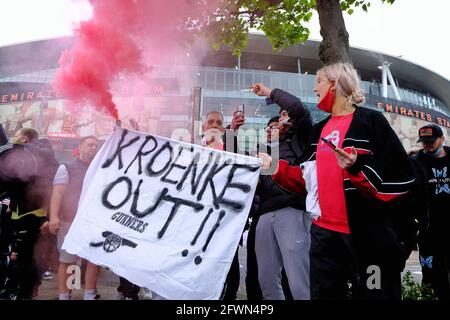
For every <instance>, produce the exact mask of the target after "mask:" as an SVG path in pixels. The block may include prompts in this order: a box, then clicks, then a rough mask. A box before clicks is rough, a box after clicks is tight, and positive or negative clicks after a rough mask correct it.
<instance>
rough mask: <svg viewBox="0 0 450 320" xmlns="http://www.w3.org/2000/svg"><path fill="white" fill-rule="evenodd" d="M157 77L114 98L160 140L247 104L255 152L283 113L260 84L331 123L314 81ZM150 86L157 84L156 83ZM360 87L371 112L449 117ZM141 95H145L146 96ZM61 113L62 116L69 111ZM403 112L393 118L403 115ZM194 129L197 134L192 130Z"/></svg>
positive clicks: (178, 70)
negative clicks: (198, 100) (256, 88)
mask: <svg viewBox="0 0 450 320" xmlns="http://www.w3.org/2000/svg"><path fill="white" fill-rule="evenodd" d="M56 71H57V70H56V69H49V70H42V71H38V72H31V73H27V74H19V75H16V76H13V77H4V78H0V82H15V83H21V82H23V83H42V84H48V83H50V82H51V80H52V79H53V78H54V75H55V73H56ZM152 75H153V77H154V78H155V79H154V80H155V81H154V82H153V84H152V86H153V87H152V88H150V86H149V89H148V92H146V93H144V97H142V96H141V97H137V95H136V94H134V88H133V87H130V85H129V83H127V82H126V81H123V82H122V83H123V84H122V85H117V84H116V85H115V87H116V88H117V89H116V91H115V92H114V96H115V102H116V104H117V105H118V106H119V105H120V106H121V107H122V111H121V117H122V116H123V120H125V121H127V119H129V118H135V119H138V120H139V119H140V120H141V123H142V126H141V130H142V131H147V132H151V133H153V134H158V135H161V136H166V137H171V138H177V134H178V133H177V134H175V132H184V134H186V132H189V134H190V132H192V131H194V132H195V134H194V135H195V136H198V135H199V134H200V133H201V123H200V122H199V121H201V120H202V119H203V117H204V116H205V115H206V114H207V113H208V112H210V111H213V110H214V111H220V112H221V113H222V114H223V115H224V119H225V123H226V124H230V123H231V119H232V113H233V111H235V110H236V109H237V107H238V106H239V105H242V104H244V105H245V115H246V125H245V126H244V127H242V129H244V130H240V138H239V139H240V141H241V142H242V143H245V145H246V148H248V149H252V147H253V146H254V145H255V143H256V141H257V140H259V141H261V140H265V130H264V128H265V127H266V125H267V122H268V120H269V119H270V118H271V117H273V116H275V115H278V113H279V108H278V107H277V106H276V105H267V103H266V99H265V98H263V97H258V96H256V95H255V94H253V93H252V92H251V91H250V87H251V85H252V84H254V83H257V82H261V83H263V84H264V85H266V86H267V87H269V88H280V89H283V90H286V91H288V92H290V93H291V94H294V95H296V96H298V97H300V98H301V100H302V101H303V102H304V103H305V104H306V105H307V107H308V108H309V109H310V111H311V114H312V117H313V121H314V122H318V121H320V120H322V119H323V118H324V117H326V114H324V113H323V112H321V111H319V110H318V109H317V107H316V104H317V102H318V101H317V100H318V99H317V96H316V95H315V94H314V91H313V90H314V87H315V81H316V76H315V75H308V74H296V73H287V72H273V71H261V70H249V69H245V70H244V69H242V70H238V69H230V68H216V67H186V66H170V67H167V66H159V67H154V69H153V73H152ZM181 78H183V79H181ZM149 81H150V82H152V79H150V80H149ZM155 83H157V84H155ZM361 86H362V90H363V91H364V92H365V93H366V99H367V103H366V106H367V107H369V108H374V109H377V110H379V111H384V109H383V108H384V106H386V105H389V106H391V105H392V106H395V105H398V109H399V110H400V106H402V105H403V106H406V107H408V108H410V109H411V110H414V109H418V107H420V108H419V109H421V110H430V111H431V110H434V111H437V112H440V113H441V114H444V115H446V116H447V117H449V116H450V112H449V109H448V108H447V106H445V105H444V103H443V102H441V101H439V100H438V99H436V98H434V97H431V96H426V95H424V94H422V93H419V92H414V91H411V90H406V89H402V88H399V94H400V97H401V98H402V101H396V100H393V99H392V98H393V97H394V96H393V91H392V89H391V88H390V87H389V88H388V99H385V98H382V97H381V92H382V88H381V84H380V83H376V82H366V81H362V84H361ZM194 87H201V88H202V89H203V110H202V115H200V116H198V114H197V116H195V117H193V116H192V114H193V113H192V111H193V110H192V103H191V99H190V98H191V93H192V88H194ZM140 94H141V95H142V92H141V93H140ZM393 108H395V107H393ZM60 109H61V110H63V109H64V107H61V108H60ZM399 110H397V111H394V112H396V113H398V114H400V111H399ZM391 112H392V111H391ZM405 112H406V111H405ZM148 113H151V115H148ZM386 113H387V112H386ZM404 115H407V114H406V113H405V114H404ZM386 116H387V117H388V116H390V115H386ZM409 116H411V115H409ZM400 118H402V117H400ZM416 118H417V119H418V120H420V119H419V118H420V116H416ZM192 119H194V120H197V121H198V123H197V124H196V127H192V123H193V121H192ZM405 120H406V119H405ZM423 120H426V119H423ZM86 121H87V120H86ZM408 121H410V120H408ZM413 121H415V120H413ZM428 121H429V120H428ZM410 122H411V121H410ZM416 122H417V121H416ZM95 126H96V127H98V126H99V125H98V124H96V125H95ZM110 126H111V124H109V122H107V123H106V124H105V127H106V128H107V130H106V131H108V132H109V128H110ZM403 126H404V125H403ZM193 128H194V130H192V129H193ZM183 130H184V131H183ZM97 131H99V130H98V128H96V129H95V132H97ZM102 131H105V130H102ZM106 131H105V132H106ZM413 131H415V130H411V132H413ZM43 135H45V133H43ZM412 135H413V134H412V133H411V139H410V140H411V141H413V140H414V137H412ZM414 135H415V133H414ZM80 136H81V134H80ZM408 143H409V142H408Z"/></svg>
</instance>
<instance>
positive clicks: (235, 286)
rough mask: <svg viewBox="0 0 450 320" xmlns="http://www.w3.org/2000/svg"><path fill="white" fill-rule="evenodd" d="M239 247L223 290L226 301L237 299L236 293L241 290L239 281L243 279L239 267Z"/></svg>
mask: <svg viewBox="0 0 450 320" xmlns="http://www.w3.org/2000/svg"><path fill="white" fill-rule="evenodd" d="M238 252H239V247H238V249H237V250H236V253H235V255H234V258H233V262H231V267H230V271H228V275H227V279H226V281H225V285H224V288H223V292H222V296H223V297H222V299H223V300H225V301H230V300H236V294H237V292H238V290H239V282H240V279H241V273H240V269H239V256H238Z"/></svg>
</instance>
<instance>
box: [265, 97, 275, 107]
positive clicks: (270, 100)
mask: <svg viewBox="0 0 450 320" xmlns="http://www.w3.org/2000/svg"><path fill="white" fill-rule="evenodd" d="M272 104H275V102H273V100H272V99H270V98H266V106H270V105H272Z"/></svg>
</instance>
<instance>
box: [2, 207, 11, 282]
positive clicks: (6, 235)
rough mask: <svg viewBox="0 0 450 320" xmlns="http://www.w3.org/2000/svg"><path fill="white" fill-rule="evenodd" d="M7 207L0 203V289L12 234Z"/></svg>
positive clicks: (4, 276)
mask: <svg viewBox="0 0 450 320" xmlns="http://www.w3.org/2000/svg"><path fill="white" fill-rule="evenodd" d="M7 208H8V207H7V206H6V205H0V290H2V289H3V288H4V286H5V281H6V276H7V272H8V269H7V267H8V256H9V246H10V244H11V235H12V231H11V212H6V210H7Z"/></svg>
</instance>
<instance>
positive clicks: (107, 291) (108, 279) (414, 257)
mask: <svg viewBox="0 0 450 320" xmlns="http://www.w3.org/2000/svg"><path fill="white" fill-rule="evenodd" d="M239 258H240V262H241V285H240V287H239V291H238V300H246V293H245V283H244V279H245V250H240V253H239ZM405 271H410V272H411V273H412V275H413V276H414V279H415V280H416V281H417V282H420V281H421V279H422V273H421V272H420V265H419V259H418V252H417V251H413V252H412V254H411V256H410V258H409V259H408V261H407V264H406V269H405ZM54 276H56V275H54ZM118 285H119V279H118V277H117V276H116V275H115V274H113V273H112V272H111V271H109V270H106V269H102V271H101V274H100V278H99V282H98V287H97V289H98V292H99V293H100V295H101V297H100V299H101V300H115V299H116V295H117V291H116V289H117V286H118ZM142 291H143V290H141V292H140V298H141V299H142V298H144V296H143V292H142ZM56 296H57V285H56V277H54V278H53V279H52V280H43V281H42V285H41V287H40V290H39V295H38V297H37V300H53V299H55V298H56ZM82 298H83V291H82V290H76V289H75V290H74V291H73V293H72V299H74V300H81V299H82Z"/></svg>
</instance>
